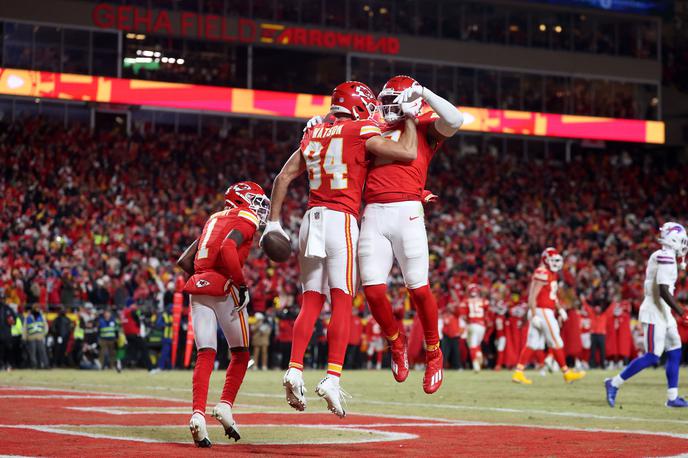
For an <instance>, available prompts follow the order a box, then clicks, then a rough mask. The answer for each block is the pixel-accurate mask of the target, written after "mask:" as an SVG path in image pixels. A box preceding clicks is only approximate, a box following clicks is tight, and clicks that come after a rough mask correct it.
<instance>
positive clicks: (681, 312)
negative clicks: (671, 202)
mask: <svg viewBox="0 0 688 458" xmlns="http://www.w3.org/2000/svg"><path fill="white" fill-rule="evenodd" d="M658 241H659V243H660V244H661V245H662V248H660V249H659V250H657V251H655V252H654V253H652V255H651V256H650V259H649V260H648V261H647V268H646V270H645V284H644V291H645V298H644V299H643V303H642V304H641V305H640V314H639V317H638V318H639V320H640V322H641V323H642V325H643V332H644V335H645V338H644V339H643V344H644V346H645V354H644V355H642V356H639V357H637V358H635V359H634V360H633V361H631V363H630V364H629V365H628V366H627V367H626V369H624V370H623V371H622V372H621V373H620V374H617V375H615V376H614V378H610V379H609V378H608V379H606V380H605V381H604V386H605V389H606V391H607V403H608V404H609V407H614V405H615V403H616V395H617V394H618V392H619V388H621V385H623V383H624V382H625V381H626V380H628V379H629V378H631V377H633V376H634V375H635V374H637V373H638V372H640V371H642V370H643V369H646V368H648V367H651V366H656V365H658V364H659V358H660V357H661V356H662V353H664V352H665V351H666V355H667V357H666V378H667V385H668V389H667V401H666V404H665V405H666V406H667V407H688V402H686V400H685V399H683V398H681V397H679V396H678V372H679V366H680V364H681V337H680V336H679V333H678V326H677V323H676V319H675V318H674V317H673V315H672V313H671V312H672V310H673V311H674V312H676V314H677V315H678V316H680V317H681V320H682V321H683V322H688V309H686V308H684V307H681V306H680V305H679V304H678V302H677V301H676V298H675V297H674V288H675V284H676V280H678V265H677V258H680V259H681V261H682V267H683V268H685V264H684V263H685V260H684V259H685V256H686V253H688V236H686V230H685V228H684V227H683V226H681V225H680V224H678V223H672V222H668V223H664V224H663V225H662V227H661V228H660V229H659V239H658Z"/></svg>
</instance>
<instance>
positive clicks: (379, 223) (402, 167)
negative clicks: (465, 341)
mask: <svg viewBox="0 0 688 458" xmlns="http://www.w3.org/2000/svg"><path fill="white" fill-rule="evenodd" d="M378 100H379V101H380V103H381V106H380V109H381V110H382V116H383V117H384V120H385V123H386V125H385V126H384V133H383V135H384V136H385V137H388V138H391V139H392V140H394V141H397V140H399V138H400V137H402V136H403V135H404V133H405V132H406V129H408V127H407V126H408V125H409V123H408V121H407V119H406V118H407V116H408V114H411V115H416V114H418V113H420V111H421V108H422V107H423V106H424V102H426V103H427V105H429V106H430V108H432V111H429V112H427V113H424V114H420V116H419V118H418V154H417V158H416V159H415V160H414V161H412V162H410V163H400V162H389V161H381V160H379V159H378V160H376V161H375V162H374V163H373V164H372V166H371V169H370V172H369V173H368V181H367V182H366V189H365V196H364V199H365V202H366V207H365V211H364V213H363V221H362V224H361V239H360V242H359V245H358V261H359V265H360V269H361V283H362V284H363V290H364V292H365V296H366V299H367V300H368V303H369V304H370V310H371V312H372V314H373V316H374V317H375V320H376V321H377V322H378V323H379V324H380V327H382V331H383V333H384V335H385V337H386V338H387V340H388V341H389V342H390V346H391V350H392V372H393V374H394V378H395V379H396V381H397V382H403V381H404V380H406V377H408V374H409V367H408V355H407V345H406V338H405V336H404V335H403V334H402V332H401V329H399V325H398V323H397V321H396V320H395V318H394V315H393V313H392V306H391V304H390V302H389V299H388V298H387V277H388V276H389V272H390V270H391V269H392V264H393V263H394V259H396V260H397V262H398V263H399V267H400V268H401V271H402V274H403V275H404V282H405V283H406V287H407V289H408V291H409V295H410V296H411V301H412V302H413V304H414V305H415V307H416V310H417V312H418V316H419V318H420V321H421V323H422V326H423V331H424V337H425V363H426V366H425V376H424V378H423V390H424V391H425V392H426V393H428V394H431V393H434V392H435V391H437V390H438V389H439V388H440V386H441V385H442V378H443V373H442V363H443V361H442V360H443V358H442V351H441V350H440V345H439V330H438V312H437V302H436V301H435V298H434V296H433V295H432V292H431V291H430V286H429V285H428V267H429V253H428V237H427V233H426V231H425V219H424V214H423V205H422V197H423V188H424V187H425V181H426V178H427V173H428V166H429V165H430V161H431V159H432V157H433V156H434V154H435V152H436V151H437V150H438V148H439V146H440V145H441V143H442V142H443V141H444V140H445V139H447V138H449V137H451V136H453V135H454V134H455V133H456V132H457V130H458V129H459V127H461V124H462V122H463V118H462V115H461V113H460V112H459V110H457V109H456V107H455V106H454V105H452V104H451V103H450V102H448V101H447V100H445V99H443V98H442V97H440V96H438V95H436V94H435V93H433V92H432V91H431V90H430V89H428V88H426V87H423V86H421V85H420V84H418V82H417V81H416V80H414V79H413V78H410V77H408V76H395V77H394V78H392V79H390V80H389V81H388V82H387V83H386V84H385V86H384V88H383V89H382V91H380V94H379V95H378ZM404 106H405V107H407V109H406V112H405V111H404V110H403V108H402V107H404Z"/></svg>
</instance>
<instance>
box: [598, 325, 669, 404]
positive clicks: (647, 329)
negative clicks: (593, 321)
mask: <svg viewBox="0 0 688 458" xmlns="http://www.w3.org/2000/svg"><path fill="white" fill-rule="evenodd" d="M643 331H644V333H645V339H644V340H645V342H644V344H645V354H644V355H642V356H638V357H637V358H635V359H634V360H633V361H631V363H630V364H629V365H628V366H626V368H625V369H624V370H623V371H621V373H620V374H617V375H615V376H614V377H613V378H608V379H606V380H605V381H604V388H605V391H606V392H607V404H609V407H614V405H616V395H617V394H618V392H619V388H621V385H623V384H624V382H625V381H626V380H628V379H629V378H631V377H633V376H634V375H635V374H637V373H638V372H640V371H642V370H644V369H647V368H648V367H652V366H656V365H657V364H659V356H660V355H661V354H662V352H663V351H664V340H665V333H666V326H655V325H654V324H649V323H643ZM677 383H678V380H677Z"/></svg>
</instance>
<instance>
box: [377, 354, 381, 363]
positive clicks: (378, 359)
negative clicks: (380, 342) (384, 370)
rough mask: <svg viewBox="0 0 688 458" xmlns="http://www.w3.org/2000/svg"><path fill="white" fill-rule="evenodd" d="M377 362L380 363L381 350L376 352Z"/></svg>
mask: <svg viewBox="0 0 688 458" xmlns="http://www.w3.org/2000/svg"><path fill="white" fill-rule="evenodd" d="M377 363H378V364H382V352H381V351H378V352H377Z"/></svg>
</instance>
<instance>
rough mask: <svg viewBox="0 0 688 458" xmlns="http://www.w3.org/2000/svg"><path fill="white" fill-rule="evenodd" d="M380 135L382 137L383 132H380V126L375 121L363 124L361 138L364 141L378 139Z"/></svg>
mask: <svg viewBox="0 0 688 458" xmlns="http://www.w3.org/2000/svg"><path fill="white" fill-rule="evenodd" d="M378 135H382V131H381V130H380V126H378V125H377V123H376V122H375V121H366V122H363V123H361V130H360V132H359V136H360V137H361V138H362V139H363V140H368V139H369V138H372V137H376V136H378Z"/></svg>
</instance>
